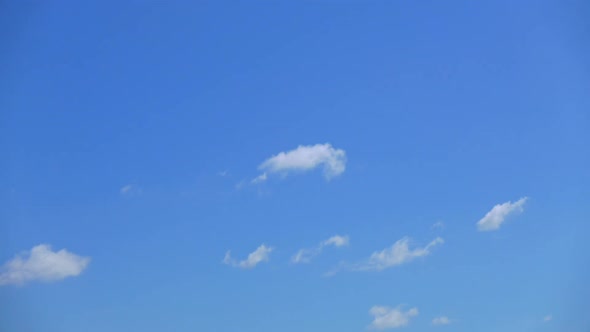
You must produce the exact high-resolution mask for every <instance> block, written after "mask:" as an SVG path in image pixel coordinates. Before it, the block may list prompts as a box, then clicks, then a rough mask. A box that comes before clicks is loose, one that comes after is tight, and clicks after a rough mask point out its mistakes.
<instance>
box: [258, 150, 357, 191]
mask: <svg viewBox="0 0 590 332" xmlns="http://www.w3.org/2000/svg"><path fill="white" fill-rule="evenodd" d="M319 166H322V168H323V172H324V177H325V178H326V179H327V180H329V179H331V178H333V177H336V176H338V175H340V174H342V173H343V172H344V170H345V169H346V152H345V151H344V150H341V149H335V148H333V147H332V145H331V144H329V143H326V144H316V145H300V146H298V147H297V148H296V149H294V150H291V151H287V152H280V153H279V154H277V155H275V156H272V157H270V158H268V159H267V160H265V161H264V162H263V163H262V164H260V166H258V169H260V170H261V171H263V172H264V173H262V174H261V175H259V176H258V177H256V178H255V179H254V180H252V182H253V183H259V182H262V181H265V180H266V179H267V174H272V173H279V174H289V173H292V172H305V171H309V170H312V169H314V168H316V167H319Z"/></svg>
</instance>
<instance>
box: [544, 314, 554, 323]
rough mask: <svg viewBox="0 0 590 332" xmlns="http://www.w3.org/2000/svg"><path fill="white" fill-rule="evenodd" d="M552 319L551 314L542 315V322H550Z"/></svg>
mask: <svg viewBox="0 0 590 332" xmlns="http://www.w3.org/2000/svg"><path fill="white" fill-rule="evenodd" d="M552 319H553V316H552V315H547V316H545V317H543V321H544V322H550V321H551V320H552Z"/></svg>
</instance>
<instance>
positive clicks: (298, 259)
mask: <svg viewBox="0 0 590 332" xmlns="http://www.w3.org/2000/svg"><path fill="white" fill-rule="evenodd" d="M349 243H350V238H349V237H348V235H345V236H340V235H334V236H332V237H330V238H329V239H327V240H325V241H322V242H320V244H319V245H318V246H317V247H315V248H308V249H300V250H299V251H298V252H297V253H296V254H295V255H293V257H292V258H291V262H292V263H294V264H298V263H309V262H310V261H311V259H312V258H313V257H315V256H317V255H319V254H320V253H321V252H322V250H323V249H324V247H327V246H334V247H343V246H347V245H348V244H349Z"/></svg>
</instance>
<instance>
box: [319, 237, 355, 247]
mask: <svg viewBox="0 0 590 332" xmlns="http://www.w3.org/2000/svg"><path fill="white" fill-rule="evenodd" d="M349 243H350V238H349V237H348V235H345V236H340V235H334V236H332V237H331V238H329V239H327V240H326V241H324V242H322V246H330V245H333V246H335V247H343V246H347V245H348V244H349Z"/></svg>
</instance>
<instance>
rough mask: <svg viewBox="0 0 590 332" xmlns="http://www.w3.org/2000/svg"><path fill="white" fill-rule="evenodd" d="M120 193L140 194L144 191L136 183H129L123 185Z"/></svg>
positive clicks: (127, 194) (126, 194)
mask: <svg viewBox="0 0 590 332" xmlns="http://www.w3.org/2000/svg"><path fill="white" fill-rule="evenodd" d="M119 193H121V195H123V196H135V195H140V194H141V193H142V190H141V188H140V187H139V186H137V185H135V184H127V185H124V186H123V187H121V189H119Z"/></svg>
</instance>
